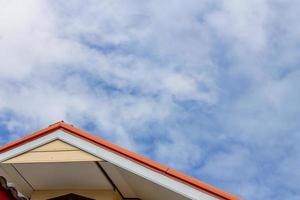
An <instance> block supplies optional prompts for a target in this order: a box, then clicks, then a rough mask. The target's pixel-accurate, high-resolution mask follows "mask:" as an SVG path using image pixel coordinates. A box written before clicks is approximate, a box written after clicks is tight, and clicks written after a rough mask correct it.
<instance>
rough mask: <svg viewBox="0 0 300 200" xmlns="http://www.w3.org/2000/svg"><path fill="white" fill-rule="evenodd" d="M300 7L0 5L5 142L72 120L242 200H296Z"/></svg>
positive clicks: (218, 0) (0, 109) (0, 104)
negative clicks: (299, 16) (53, 124)
mask: <svg viewBox="0 0 300 200" xmlns="http://www.w3.org/2000/svg"><path fill="white" fill-rule="evenodd" d="M299 7H300V4H299V3H298V2H297V1H293V0H290V1H288V2H287V1H280V0H273V1H258V0H257V1H256V0H255V1H253V0H252V1H243V2H241V1H235V0H230V1H222V0H215V1H193V0H191V1H186V2H182V1H177V0H173V1H166V2H161V1H156V0H153V1H148V2H141V1H134V0H130V1H126V3H125V2H124V1H92V0H90V1H79V0H76V1H72V2H68V3H66V2H65V1H36V0H29V1H26V3H22V2H20V1H0V13H1V14H0V58H1V60H0V119H1V121H0V125H1V126H0V127H3V129H5V130H6V132H8V134H2V137H1V139H0V141H1V143H4V142H7V141H11V140H13V139H16V138H18V137H20V136H22V135H24V134H26V133H28V132H31V131H33V130H37V129H40V128H41V127H44V126H47V125H49V124H51V123H53V122H56V121H58V120H65V121H67V122H71V123H73V124H74V125H77V126H79V127H81V128H84V129H87V130H88V131H90V132H93V133H95V134H98V135H99V136H102V137H104V138H106V139H109V140H111V141H113V142H116V143H118V144H120V145H123V146H124V147H128V148H130V149H132V150H135V151H137V152H139V153H142V154H145V155H147V156H149V157H151V158H153V159H155V160H158V161H160V162H162V163H165V164H167V165H169V166H171V167H174V168H176V169H179V170H182V171H185V172H187V173H189V174H191V175H194V176H197V177H198V178H199V179H201V180H203V181H207V182H209V183H211V184H213V185H216V186H219V187H221V188H223V189H225V190H228V191H230V192H232V193H235V194H237V195H240V196H242V197H244V198H245V199H264V200H265V199H296V198H297V196H299V195H300V194H299V191H300V189H299V187H298V186H297V184H296V183H297V182H299V181H300V177H299V175H298V173H297V169H298V168H299V167H300V166H299V164H300V160H299V157H300V156H299V155H300V154H299V147H297V142H298V141H299V137H298V135H299V125H298V123H297V119H298V118H299V117H300V115H299V103H298V102H299V101H298V100H299V92H298V90H297V85H299V82H300V79H299V71H298V68H299V67H298V65H299V61H298V60H299V59H298V57H299V51H298V48H299V47H298V46H299V40H298V37H299V32H300V28H299V27H300V26H299V25H298V14H297V11H298V10H299Z"/></svg>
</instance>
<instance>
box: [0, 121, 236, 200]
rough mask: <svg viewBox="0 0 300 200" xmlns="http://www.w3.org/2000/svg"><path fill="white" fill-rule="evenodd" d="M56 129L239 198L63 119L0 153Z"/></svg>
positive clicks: (211, 191) (230, 198) (219, 193)
mask: <svg viewBox="0 0 300 200" xmlns="http://www.w3.org/2000/svg"><path fill="white" fill-rule="evenodd" d="M58 129H62V130H65V131H67V132H69V133H71V134H74V135H76V136H79V137H81V138H83V139H86V140H88V141H90V142H92V143H95V144H97V145H100V146H102V147H104V148H106V149H108V150H110V151H113V152H116V153H118V154H120V155H123V156H125V157H127V158H130V159H132V160H134V161H136V162H138V163H140V164H143V165H144V166H146V167H148V168H151V169H154V170H156V171H158V172H160V173H163V174H165V175H167V176H169V177H172V178H175V179H177V180H180V181H181V182H184V183H186V184H189V185H191V186H193V187H196V188H198V189H200V190H202V191H205V192H207V193H209V194H212V195H214V196H216V197H219V198H222V199H225V200H239V199H240V198H238V197H236V196H234V195H232V194H230V193H227V192H225V191H223V190H221V189H218V188H216V187H213V186H211V185H209V184H206V183H204V182H202V181H199V180H198V179H195V178H193V177H190V176H188V175H185V174H183V173H181V172H178V171H176V170H173V169H171V168H168V167H166V166H163V165H161V164H159V163H157V162H155V161H153V160H150V159H148V158H145V157H143V156H141V155H138V154H136V153H134V152H132V151H129V150H127V149H124V148H122V147H120V146H118V145H115V144H113V143H111V142H108V141H106V140H103V139H101V138H98V137H96V136H94V135H92V134H90V133H88V132H85V131H83V130H80V129H78V128H75V127H74V126H73V125H71V124H67V123H65V122H64V121H59V122H56V123H54V124H51V125H49V126H48V127H47V128H44V129H42V130H39V131H37V132H34V133H32V134H30V135H28V136H25V137H23V138H21V139H19V140H17V141H14V142H12V143H9V144H6V145H4V146H2V147H0V153H3V152H5V151H8V150H10V149H12V148H15V147H17V146H20V145H22V144H25V143H27V142H29V141H32V140H35V139H37V138H39V137H42V136H44V135H47V134H49V133H51V132H53V131H55V130H58Z"/></svg>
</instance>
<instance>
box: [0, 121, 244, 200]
mask: <svg viewBox="0 0 300 200" xmlns="http://www.w3.org/2000/svg"><path fill="white" fill-rule="evenodd" d="M0 176H3V177H4V178H5V179H6V180H7V181H8V182H10V183H12V184H13V185H14V187H15V188H16V190H17V191H18V193H20V194H22V195H23V196H24V197H26V198H27V199H31V200H66V199H69V200H70V199H72V200H168V199H170V200H188V199H193V200H217V199H223V200H237V199H239V198H238V197H236V196H234V195H231V194H229V193H227V192H224V191H222V190H220V189H218V188H215V187H213V186H210V185H208V184H206V183H203V182H201V181H199V180H197V179H195V178H192V177H189V176H187V175H184V174H182V173H180V172H177V171H175V170H173V169H170V168H168V167H165V166H163V165H160V164H158V163H156V162H154V161H151V160H149V159H147V158H144V157H142V156H140V155H137V154H135V153H133V152H131V151H128V150H126V149H123V148H121V147H119V146H117V145H114V144H112V143H110V142H108V141H105V140H103V139H100V138H97V137H95V136H93V135H91V134H89V133H87V132H85V131H82V130H80V129H78V128H75V127H74V126H72V125H70V124H67V123H65V122H58V123H55V124H53V125H50V126H49V127H47V128H45V129H42V130H40V131H37V132H35V133H33V134H31V135H28V136H26V137H24V138H22V139H20V140H17V141H15V142H12V143H9V144H7V145H5V146H3V147H1V148H0ZM4 185H6V184H4ZM3 188H5V186H4V187H3V186H2V189H1V193H0V195H3V196H4V194H8V195H6V196H9V198H8V199H9V200H14V198H13V197H10V193H8V192H7V190H5V189H3ZM6 188H7V187H6ZM3 199H4V198H3ZM4 200H6V199H4Z"/></svg>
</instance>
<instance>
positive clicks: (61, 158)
mask: <svg viewBox="0 0 300 200" xmlns="http://www.w3.org/2000/svg"><path fill="white" fill-rule="evenodd" d="M79 161H102V159H100V158H98V157H96V156H94V155H91V154H89V153H87V152H85V151H82V150H81V149H78V148H77V147H74V146H72V145H69V144H67V143H65V142H63V141H61V140H55V141H53V142H50V143H48V144H45V145H43V146H40V147H38V148H35V149H33V150H31V151H29V152H26V153H23V154H21V155H18V156H16V157H13V158H11V159H8V160H6V161H4V162H2V163H6V164H15V163H47V162H79Z"/></svg>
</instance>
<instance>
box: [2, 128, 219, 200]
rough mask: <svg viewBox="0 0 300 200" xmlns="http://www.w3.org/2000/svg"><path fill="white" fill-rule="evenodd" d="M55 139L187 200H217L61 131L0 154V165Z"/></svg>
mask: <svg viewBox="0 0 300 200" xmlns="http://www.w3.org/2000/svg"><path fill="white" fill-rule="evenodd" d="M57 139H59V140H62V141H64V142H66V143H68V144H71V145H73V146H75V147H77V148H79V149H82V150H84V151H86V152H88V153H90V154H92V155H94V156H97V157H99V158H102V159H104V160H106V161H108V162H110V163H112V164H114V165H116V166H118V167H120V168H123V169H125V170H127V171H130V172H132V173H134V174H136V175H139V176H141V177H143V178H145V179H147V180H149V181H152V182H154V183H156V184H158V185H161V186H163V187H165V188H167V189H169V190H171V191H173V192H176V193H178V194H181V195H182V196H184V197H187V198H189V199H193V200H217V199H218V198H216V197H214V196H211V195H209V194H206V193H205V192H202V191H200V190H197V189H195V188H193V187H191V186H189V185H187V184H184V183H182V182H180V181H177V180H174V179H172V178H170V177H168V176H166V175H163V174H161V173H159V172H156V171H154V170H151V169H149V168H147V167H145V166H143V165H140V164H138V163H136V162H134V161H132V160H130V159H128V158H125V157H123V156H121V155H118V154H116V153H113V152H111V151H109V150H107V149H104V148H102V147H100V146H98V145H96V144H93V143H91V142H88V141H86V140H84V139H81V138H79V137H76V136H74V135H72V134H69V133H66V132H64V131H61V130H57V131H54V132H53V133H50V134H48V135H45V136H42V137H40V138H38V139H35V140H33V141H30V142H28V143H26V144H23V145H21V146H19V147H16V148H14V149H11V150H9V151H7V152H4V153H2V154H0V163H1V162H3V161H5V160H7V159H10V158H12V157H15V156H17V155H20V154H22V153H25V152H27V151H30V150H32V149H34V148H37V147H39V146H41V145H44V144H47V143H49V142H52V141H54V140H57Z"/></svg>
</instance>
